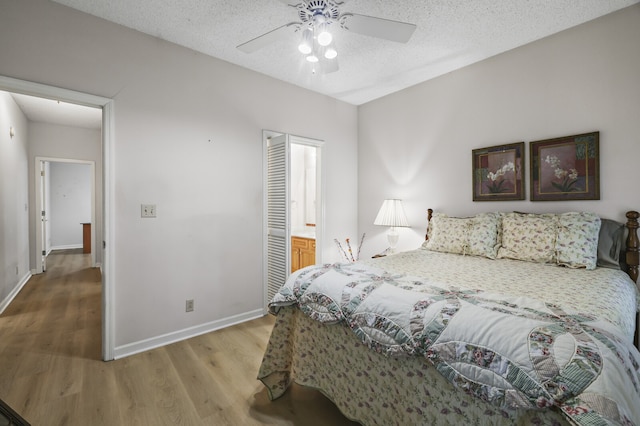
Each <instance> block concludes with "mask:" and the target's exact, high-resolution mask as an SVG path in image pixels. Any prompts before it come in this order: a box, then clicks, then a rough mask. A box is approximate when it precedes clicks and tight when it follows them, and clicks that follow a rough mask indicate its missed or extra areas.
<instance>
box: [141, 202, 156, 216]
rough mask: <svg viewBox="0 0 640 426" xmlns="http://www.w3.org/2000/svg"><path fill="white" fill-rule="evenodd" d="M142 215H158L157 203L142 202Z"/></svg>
mask: <svg viewBox="0 0 640 426" xmlns="http://www.w3.org/2000/svg"><path fill="white" fill-rule="evenodd" d="M140 217H156V205H155V204H141V205H140Z"/></svg>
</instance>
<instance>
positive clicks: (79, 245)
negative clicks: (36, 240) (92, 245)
mask: <svg viewBox="0 0 640 426" xmlns="http://www.w3.org/2000/svg"><path fill="white" fill-rule="evenodd" d="M82 247H83V245H82V244H67V245H64V246H55V247H51V251H54V250H69V249H78V248H82Z"/></svg>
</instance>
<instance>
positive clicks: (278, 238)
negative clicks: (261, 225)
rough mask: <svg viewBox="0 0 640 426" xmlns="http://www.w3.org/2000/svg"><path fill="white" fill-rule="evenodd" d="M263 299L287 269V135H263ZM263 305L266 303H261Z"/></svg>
mask: <svg viewBox="0 0 640 426" xmlns="http://www.w3.org/2000/svg"><path fill="white" fill-rule="evenodd" d="M266 144H267V148H266V149H267V165H266V171H267V176H266V187H267V191H266V193H267V202H266V204H267V206H266V207H267V211H266V213H267V214H266V221H267V224H266V225H267V229H266V231H267V235H266V240H267V241H266V244H267V253H266V254H267V256H266V257H267V259H266V275H267V277H266V278H267V292H266V293H267V294H266V296H267V301H269V300H271V299H272V298H273V296H274V295H275V294H276V293H277V291H278V290H279V289H280V287H281V286H282V284H284V282H285V280H286V279H287V277H288V276H289V271H290V270H291V263H290V256H289V253H290V252H291V239H290V238H289V208H288V205H289V179H288V177H289V166H290V165H289V136H288V135H280V136H274V137H269V138H267V141H266ZM265 305H266V303H265Z"/></svg>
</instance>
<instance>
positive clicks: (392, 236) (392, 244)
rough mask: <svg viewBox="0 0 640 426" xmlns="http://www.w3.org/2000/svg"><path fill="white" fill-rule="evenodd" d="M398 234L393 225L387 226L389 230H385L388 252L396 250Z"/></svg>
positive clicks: (391, 252)
mask: <svg viewBox="0 0 640 426" xmlns="http://www.w3.org/2000/svg"><path fill="white" fill-rule="evenodd" d="M399 238H400V235H398V231H396V228H394V227H393V226H392V227H391V228H389V232H387V241H389V248H388V250H389V254H393V253H395V252H396V245H397V244H398V239H399Z"/></svg>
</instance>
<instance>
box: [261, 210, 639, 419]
mask: <svg viewBox="0 0 640 426" xmlns="http://www.w3.org/2000/svg"><path fill="white" fill-rule="evenodd" d="M629 214H632V217H630V220H629V223H628V224H627V225H628V226H627V227H626V228H628V230H630V231H632V232H628V231H627V232H628V235H629V236H628V237H627V238H624V237H623V235H622V233H623V232H624V231H625V229H624V228H625V227H624V226H622V224H619V223H617V222H614V221H604V220H601V219H600V218H599V217H598V216H596V215H594V214H591V213H584V212H575V213H564V214H545V215H543V214H523V213H485V214H479V215H476V216H473V217H471V218H451V217H448V216H446V215H443V214H435V215H434V216H433V218H432V219H431V220H430V221H429V228H428V234H427V240H426V242H425V243H424V244H423V245H422V247H420V248H419V249H417V250H413V251H409V252H404V253H399V254H395V255H391V256H386V257H383V258H377V259H369V260H366V261H360V262H356V263H352V264H333V265H315V266H310V267H307V268H304V269H301V270H299V271H296V272H295V273H294V274H292V275H291V276H290V277H289V279H288V280H287V282H286V283H285V284H284V285H283V287H282V288H281V289H280V291H279V292H278V293H277V294H276V296H275V297H274V298H273V300H272V301H271V303H270V304H269V309H270V312H271V313H273V314H275V315H276V316H277V318H276V323H275V325H274V329H273V332H272V335H271V338H270V341H269V344H268V346H267V350H266V352H265V355H264V359H263V362H262V365H261V367H260V371H259V374H258V378H259V379H260V380H262V382H263V383H264V384H265V386H266V387H267V389H268V392H269V397H270V398H271V399H275V398H278V397H279V396H281V395H282V394H283V393H284V392H285V391H286V389H287V387H288V386H289V385H290V383H291V382H292V381H295V382H296V383H298V384H301V385H304V386H309V387H313V388H316V389H319V390H320V391H321V392H323V393H324V394H325V395H326V396H327V397H328V398H330V399H331V400H332V401H333V402H334V403H335V404H336V405H337V407H338V408H339V409H340V410H341V411H342V412H343V413H344V414H345V416H347V417H349V418H351V419H354V420H357V421H359V422H360V423H362V424H365V425H394V424H396V425H426V424H429V425H431V424H452V425H453V424H540V425H542V424H547V425H560V424H577V425H608V424H622V425H632V424H640V353H639V352H638V349H637V348H636V347H635V346H634V344H633V340H634V335H635V332H636V330H635V329H636V320H637V312H638V308H639V300H640V298H639V296H638V290H637V287H636V284H635V282H634V280H635V279H637V266H638V265H637V254H638V240H637V235H636V229H637V218H638V214H637V212H629ZM629 214H628V215H627V217H629ZM633 214H635V216H633ZM634 218H635V227H634V223H633V220H634ZM629 225H631V226H629ZM624 241H626V243H627V244H626V247H621V244H622V246H625V244H624ZM621 248H625V249H626V252H627V253H631V255H630V256H626V260H629V261H630V263H631V265H627V266H625V265H624V264H623V265H622V266H620V260H621V259H620V258H619V254H620V251H621V250H620V249H621ZM634 256H635V257H634ZM623 260H624V259H623ZM621 268H622V269H625V270H631V271H632V273H631V277H630V275H629V274H628V273H626V272H625V271H623V270H622V269H621ZM633 270H635V278H634V277H633V275H634V273H633ZM632 278H633V279H632Z"/></svg>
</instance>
